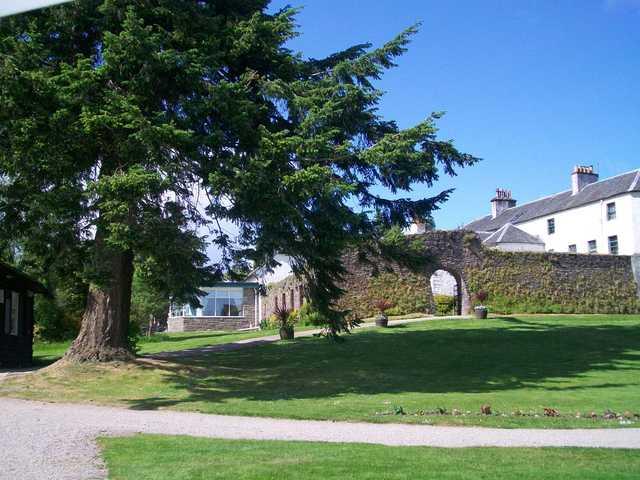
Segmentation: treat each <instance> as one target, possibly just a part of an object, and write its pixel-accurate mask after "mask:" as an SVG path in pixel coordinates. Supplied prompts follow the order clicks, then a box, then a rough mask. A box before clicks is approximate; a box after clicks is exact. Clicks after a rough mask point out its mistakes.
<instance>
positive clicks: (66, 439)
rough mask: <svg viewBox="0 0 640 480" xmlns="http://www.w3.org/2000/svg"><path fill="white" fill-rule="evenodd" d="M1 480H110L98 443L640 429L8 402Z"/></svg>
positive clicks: (405, 439)
mask: <svg viewBox="0 0 640 480" xmlns="http://www.w3.org/2000/svg"><path fill="white" fill-rule="evenodd" d="M0 411H1V412H2V414H0V435H1V436H2V438H3V439H6V440H8V439H10V440H11V448H5V449H3V453H2V460H1V461H0V479H3V480H5V479H6V480H14V479H18V478H19V479H21V480H44V479H56V480H87V479H100V478H105V476H106V472H105V471H104V468H103V465H102V463H101V461H100V457H99V452H98V449H97V446H96V443H95V438H96V437H97V436H100V435H129V434H133V433H156V434H167V435H190V436H196V437H211V438H227V439H253V440H303V441H320V442H357V443H376V444H383V445H401V446H402V445H424V446H433V447H480V446H494V447H543V446H545V447H568V446H571V447H602V448H636V449H640V429H637V428H633V429H631V428H630V429H582V430H535V429H513V430H509V429H496V428H474V427H434V426H425V425H399V424H367V423H346V422H326V421H306V420H281V419H271V418H253V417H234V416H223V415H207V414H201V413H188V412H172V411H140V410H127V409H123V408H113V407H101V406H95V405H70V404H53V403H41V402H30V401H26V400H15V399H7V398H2V399H0Z"/></svg>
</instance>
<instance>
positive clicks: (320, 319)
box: [297, 302, 328, 326]
mask: <svg viewBox="0 0 640 480" xmlns="http://www.w3.org/2000/svg"><path fill="white" fill-rule="evenodd" d="M297 323H298V325H302V326H310V325H314V326H322V325H326V324H327V323H328V321H327V319H326V318H325V317H324V315H322V314H321V313H320V312H318V311H317V310H316V309H315V307H314V306H313V304H312V303H311V302H305V303H303V304H302V306H301V307H300V310H299V311H298V312H297Z"/></svg>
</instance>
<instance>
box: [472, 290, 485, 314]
mask: <svg viewBox="0 0 640 480" xmlns="http://www.w3.org/2000/svg"><path fill="white" fill-rule="evenodd" d="M488 296H489V295H487V292H485V291H484V290H480V291H478V292H476V293H475V295H474V297H475V301H476V303H477V305H476V306H475V307H473V313H474V315H475V316H476V318H479V319H485V318H487V314H488V313H489V310H488V309H487V307H485V306H484V305H483V303H484V302H485V300H486V299H487V297H488Z"/></svg>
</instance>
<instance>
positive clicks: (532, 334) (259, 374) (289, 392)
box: [130, 318, 640, 409]
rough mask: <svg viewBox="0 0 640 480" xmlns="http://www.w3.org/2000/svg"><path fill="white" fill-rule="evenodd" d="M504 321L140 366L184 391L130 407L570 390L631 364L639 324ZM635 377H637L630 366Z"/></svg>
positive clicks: (638, 345)
mask: <svg viewBox="0 0 640 480" xmlns="http://www.w3.org/2000/svg"><path fill="white" fill-rule="evenodd" d="M504 320H505V325H504V326H500V327H487V326H479V327H477V328H447V329H444V328H434V329H419V328H413V327H412V328H406V329H385V330H379V329H378V330H370V331H363V332H360V333H358V334H357V335H353V336H351V337H349V338H348V340H347V341H346V342H341V343H336V342H330V341H327V340H324V339H317V338H315V339H314V338H301V339H298V340H297V341H295V342H290V343H271V344H265V345H261V346H258V347H253V348H245V349H241V350H235V351H229V352H221V353H214V354H210V355H203V356H200V357H191V358H185V359H179V358H176V359H172V362H171V363H162V364H161V365H160V366H158V365H155V364H154V365H147V366H146V367H143V368H164V369H166V372H165V373H166V377H165V378H166V381H167V382H168V383H169V384H171V385H172V386H173V387H174V389H175V390H176V391H178V392H181V393H185V394H186V395H185V396H184V397H183V398H181V399H175V398H173V399H170V398H161V397H155V398H146V399H143V400H139V399H138V400H131V401H130V405H131V407H132V408H140V409H155V408H160V407H167V406H174V405H177V404H185V403H190V402H208V403H216V402H225V401H228V400H230V399H242V400H252V401H274V400H283V399H322V398H328V397H334V396H337V395H340V394H362V395H373V394H380V393H387V394H395V393H406V392H412V393H432V394H433V393H436V394H443V393H452V392H455V393H488V392H500V391H507V390H515V389H519V388H529V389H531V388H534V389H535V388H540V389H548V390H577V389H580V388H595V387H594V386H593V385H586V386H585V387H580V386H576V385H575V382H574V385H566V386H564V385H563V383H564V382H566V380H567V379H569V380H570V379H578V378H579V377H581V376H583V375H585V374H587V373H588V372H596V371H610V372H614V371H623V370H626V371H633V370H640V354H639V349H640V325H588V326H585V325H580V326H567V325H566V324H564V325H563V324H558V325H550V324H549V323H544V324H542V323H532V322H522V321H519V320H518V321H514V320H516V319H513V318H506V319H504ZM635 378H638V379H639V380H638V381H639V382H640V371H638V375H637V377H635ZM541 382H545V385H541ZM554 383H557V384H558V385H554ZM621 385H622V386H624V385H628V383H622V384H619V383H616V382H615V380H613V379H612V381H611V382H608V383H607V388H612V387H616V386H621Z"/></svg>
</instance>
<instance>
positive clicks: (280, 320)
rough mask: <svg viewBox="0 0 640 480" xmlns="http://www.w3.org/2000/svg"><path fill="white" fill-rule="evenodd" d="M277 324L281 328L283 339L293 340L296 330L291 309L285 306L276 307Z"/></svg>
mask: <svg viewBox="0 0 640 480" xmlns="http://www.w3.org/2000/svg"><path fill="white" fill-rule="evenodd" d="M273 316H274V317H275V319H276V324H277V325H278V327H279V329H280V339H281V340H293V335H294V330H293V324H294V322H295V320H294V319H293V318H292V315H291V310H289V309H288V308H284V307H276V309H275V310H274V311H273Z"/></svg>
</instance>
